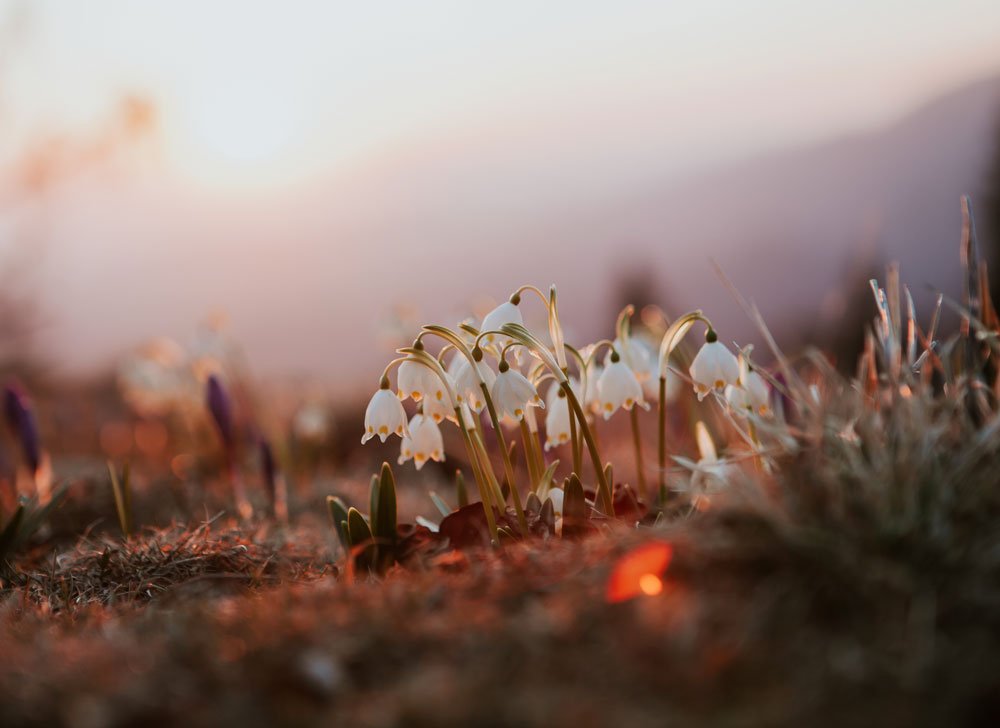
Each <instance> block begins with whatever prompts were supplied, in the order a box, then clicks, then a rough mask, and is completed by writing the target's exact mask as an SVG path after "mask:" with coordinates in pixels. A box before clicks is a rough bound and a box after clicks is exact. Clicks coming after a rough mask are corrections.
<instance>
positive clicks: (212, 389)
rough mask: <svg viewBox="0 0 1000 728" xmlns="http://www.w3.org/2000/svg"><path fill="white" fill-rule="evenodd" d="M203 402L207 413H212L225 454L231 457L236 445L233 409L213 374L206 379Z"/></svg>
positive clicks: (227, 396)
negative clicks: (206, 407) (206, 385)
mask: <svg viewBox="0 0 1000 728" xmlns="http://www.w3.org/2000/svg"><path fill="white" fill-rule="evenodd" d="M205 402H206V404H207V405H208V411H209V412H211V413H212V419H214V420H215V424H216V427H218V429H219V437H220V438H222V445H223V447H224V448H225V449H226V453H227V454H229V455H232V452H233V448H234V446H235V444H236V438H235V434H234V430H233V407H232V403H231V402H230V399H229V395H228V394H227V393H226V390H225V388H224V387H223V386H222V382H221V381H219V378H218V377H217V376H216V375H214V374H210V375H209V377H208V387H207V390H206V396H205Z"/></svg>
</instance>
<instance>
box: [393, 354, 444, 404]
mask: <svg viewBox="0 0 1000 728" xmlns="http://www.w3.org/2000/svg"><path fill="white" fill-rule="evenodd" d="M396 393H397V396H398V397H399V398H400V399H406V398H407V397H410V398H411V399H413V401H414V402H419V401H420V400H421V399H423V398H424V397H436V398H437V399H442V398H443V397H444V385H443V384H442V383H441V380H440V379H439V378H438V376H437V375H436V374H435V373H434V372H433V371H431V370H430V369H428V368H427V367H425V366H424V365H423V364H419V363H418V362H415V361H404V362H403V363H402V364H400V365H399V369H397V370H396Z"/></svg>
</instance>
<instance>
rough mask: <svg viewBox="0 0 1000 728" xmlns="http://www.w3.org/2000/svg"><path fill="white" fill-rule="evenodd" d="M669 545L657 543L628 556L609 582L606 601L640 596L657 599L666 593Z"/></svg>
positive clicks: (646, 545)
mask: <svg viewBox="0 0 1000 728" xmlns="http://www.w3.org/2000/svg"><path fill="white" fill-rule="evenodd" d="M672 555H673V549H672V548H671V546H670V544H668V543H663V542H662V541H654V542H652V543H647V544H644V545H642V546H640V547H638V548H636V549H633V550H632V551H630V552H629V553H627V554H625V555H624V556H623V557H621V558H620V559H619V560H618V563H616V564H615V568H614V569H613V570H612V571H611V577H610V578H609V579H608V590H607V600H608V601H609V602H623V601H626V600H628V599H633V598H635V597H637V596H642V595H645V596H656V595H657V594H660V593H661V592H662V591H663V579H662V576H663V573H664V572H665V571H666V570H667V566H668V565H669V564H670V559H671V556H672Z"/></svg>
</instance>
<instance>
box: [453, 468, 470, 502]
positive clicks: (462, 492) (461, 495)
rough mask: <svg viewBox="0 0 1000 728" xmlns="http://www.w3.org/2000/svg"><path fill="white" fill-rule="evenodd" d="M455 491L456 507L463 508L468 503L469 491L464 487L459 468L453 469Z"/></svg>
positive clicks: (463, 477)
mask: <svg viewBox="0 0 1000 728" xmlns="http://www.w3.org/2000/svg"><path fill="white" fill-rule="evenodd" d="M455 491H456V493H457V495H458V507H459V508H465V506H467V505H469V491H467V490H466V489H465V476H464V475H462V471H461V470H456V471H455Z"/></svg>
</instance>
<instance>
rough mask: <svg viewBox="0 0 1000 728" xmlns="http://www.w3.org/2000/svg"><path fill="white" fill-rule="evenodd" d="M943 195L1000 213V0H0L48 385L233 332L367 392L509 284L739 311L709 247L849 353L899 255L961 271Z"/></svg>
mask: <svg viewBox="0 0 1000 728" xmlns="http://www.w3.org/2000/svg"><path fill="white" fill-rule="evenodd" d="M962 193H970V194H971V195H972V197H973V201H974V204H975V205H976V209H977V211H978V213H979V223H980V230H981V232H982V234H983V239H984V242H985V241H988V240H990V239H992V240H994V241H997V240H998V239H1000V3H997V2H995V0H947V1H945V0H907V1H903V0H866V2H853V1H845V2H837V3H832V2H831V3H801V2H794V1H792V0H768V1H767V2H755V3H745V2H736V1H735V0H727V1H710V2H699V3H664V2H627V3H614V4H611V3H598V2H582V1H581V0H574V2H547V3H544V4H540V3H520V2H508V3H502V4H487V3H470V2H427V3H409V2H379V3H340V2H302V1H298V2H295V1H290V2H282V3H274V2H250V1H248V0H239V1H237V0H233V1H229V0H203V1H200V2H185V1H180V2H178V1H175V2H143V3H136V2H131V1H130V0H89V1H88V2H86V3H80V2H72V1H71V0H63V1H59V0H32V1H31V2H18V1H17V0H0V369H2V371H3V372H5V373H7V374H8V375H10V374H12V373H13V374H16V375H17V376H19V377H20V378H21V379H22V380H25V379H27V380H29V382H31V383H33V385H34V386H35V387H36V388H42V389H44V387H46V386H48V387H54V386H56V385H55V384H54V382H58V383H59V386H60V387H62V388H63V389H64V390H65V389H67V388H71V387H72V386H78V387H84V386H86V387H90V388H91V389H93V388H95V387H98V388H99V387H102V386H103V387H106V388H108V389H110V390H113V389H114V387H115V386H116V385H115V382H116V381H118V382H120V380H121V376H122V374H121V372H122V367H123V366H125V367H126V375H128V372H129V371H131V375H132V376H133V377H134V378H138V379H140V380H141V379H143V377H145V378H146V379H145V380H143V381H145V382H146V383H147V384H148V383H149V382H148V380H149V378H150V377H155V376H156V374H157V372H156V371H151V370H150V369H149V367H150V364H149V362H150V361H153V362H154V363H155V362H161V363H162V362H164V361H166V362H169V361H173V360H181V359H185V357H188V358H194V359H197V357H198V356H200V354H201V353H204V351H208V350H213V347H215V349H214V350H218V349H219V348H220V347H222V348H225V347H227V346H231V345H233V344H232V342H238V353H237V354H235V355H234V356H235V357H236V358H237V359H238V360H239V361H240V362H241V366H243V367H244V371H247V372H252V375H249V376H252V377H253V379H254V381H255V383H257V384H258V385H261V384H263V383H266V384H267V385H268V386H270V387H272V388H273V389H275V390H276V391H289V392H294V394H289V395H288V396H289V399H290V401H292V402H293V404H292V405H290V407H291V408H292V409H294V408H295V407H299V408H301V407H302V406H303V402H307V401H309V398H310V397H312V398H319V397H322V398H324V401H339V400H341V399H343V400H350V401H352V402H357V401H363V399H364V398H365V397H366V396H367V393H368V391H369V390H370V389H371V388H373V387H374V386H375V383H376V381H377V377H378V372H379V371H380V367H381V364H382V363H383V362H384V361H385V360H386V359H387V357H388V354H389V351H390V350H391V347H392V346H394V345H396V344H398V343H400V342H401V341H403V340H406V339H407V338H409V337H411V336H412V334H413V332H414V331H415V330H416V328H417V326H418V324H419V323H420V322H423V321H430V320H435V321H441V322H445V323H452V322H455V321H457V320H459V319H460V318H462V317H464V316H466V315H468V314H469V313H474V312H482V311H483V310H484V309H486V308H488V307H489V306H490V305H491V304H492V303H493V302H494V301H497V300H502V299H504V298H505V297H506V296H507V295H508V294H509V292H510V291H511V290H512V289H513V288H515V287H516V286H517V285H519V284H522V283H534V284H536V285H539V286H542V287H545V286H548V285H549V284H551V283H555V284H557V286H558V288H559V290H560V293H561V311H562V313H563V315H564V316H565V318H566V320H567V325H568V329H569V334H570V337H571V338H572V339H573V340H576V341H582V340H586V339H589V338H591V337H596V336H598V335H606V334H607V333H608V332H609V331H610V327H611V325H612V323H613V321H614V315H615V313H616V311H617V310H618V308H619V307H620V306H621V305H622V303H624V302H625V301H633V302H635V303H637V304H640V305H641V304H643V303H648V302H656V303H659V304H661V305H663V306H664V308H665V309H666V310H667V311H668V313H673V314H676V313H678V312H680V311H682V310H685V309H688V308H691V307H700V308H703V309H704V310H705V311H706V313H708V314H709V315H710V316H711V317H712V318H713V320H715V321H716V323H717V325H718V326H719V328H720V330H721V331H722V332H723V336H724V337H725V338H726V339H727V340H732V339H739V340H740V341H745V340H753V339H754V335H755V334H754V331H753V328H752V326H751V324H750V322H749V321H747V319H746V317H745V316H744V314H743V312H742V311H741V310H740V308H739V307H738V306H737V305H736V304H735V303H734V302H733V300H732V298H731V296H730V295H729V293H728V292H727V290H726V288H725V287H724V286H723V285H722V284H721V283H720V281H719V279H718V277H717V276H716V274H715V272H714V270H713V267H712V264H711V261H712V260H714V261H716V262H717V263H718V264H719V266H720V267H721V268H722V269H723V270H724V271H725V272H726V273H727V274H728V276H729V277H730V278H731V279H732V280H733V282H734V283H735V284H736V286H737V287H738V288H739V289H740V290H741V291H742V293H743V294H744V295H745V296H747V297H748V298H750V299H753V300H756V301H757V302H758V303H759V304H760V307H761V310H762V312H763V314H764V316H765V318H766V319H767V320H768V321H769V323H770V324H771V325H772V327H773V328H774V329H775V330H776V332H777V333H778V334H779V336H780V337H782V341H783V342H785V343H786V345H787V346H789V347H790V348H795V346H798V345H801V344H803V343H806V342H813V343H819V344H821V345H823V346H826V347H828V348H831V349H834V350H836V349H837V348H838V347H843V350H844V351H845V353H844V355H843V360H844V361H848V362H851V353H850V347H851V346H853V345H854V344H852V343H850V342H848V343H844V342H843V336H844V334H843V332H844V331H845V330H848V329H846V328H845V327H847V323H846V322H847V321H849V320H851V321H858V320H860V318H863V317H866V316H868V315H870V308H869V306H868V293H867V291H866V284H865V281H866V280H867V279H868V278H869V277H871V276H872V275H878V274H880V271H881V270H882V268H883V266H884V264H885V263H886V262H887V261H889V260H898V261H900V262H901V264H902V274H903V279H904V280H905V281H908V282H909V283H910V284H911V287H912V288H913V290H914V295H915V297H916V298H917V301H918V306H923V307H926V306H927V305H928V304H929V302H930V301H931V299H932V293H931V290H932V289H940V290H944V291H946V292H954V291H957V289H958V274H959V263H958V256H957V254H956V252H957V249H958V238H959V228H960V211H959V196H960V195H961V194H962ZM995 257H996V256H994V258H995ZM998 267H1000V266H998ZM528 305H529V306H530V303H529V304H528ZM529 318H530V315H529ZM857 330H858V329H857V324H856V323H851V324H850V328H849V331H850V332H852V333H851V334H850V335H849V338H850V337H851V336H853V337H855V338H856V333H855V332H856V331H857ZM154 337H167V338H160V339H157V340H156V341H154V342H153V343H149V342H150V340H151V339H153V338H154ZM852 341H853V339H852ZM233 346H235V345H233ZM150 347H152V348H150ZM137 352H138V354H137ZM136 356H140V358H141V359H142V361H140V362H139V363H138V364H136V363H135V361H134V359H135V357H136ZM130 358H131V359H130ZM130 361H132V363H133V365H134V366H133V369H132V370H128V369H127V367H128V366H129V362H130ZM123 362H125V364H123ZM135 366H139V367H140V369H141V367H142V366H145V367H146V369H141V371H139V372H138V373H136V371H135V369H134V367H135ZM153 369H154V370H155V367H153ZM116 377H117V379H116ZM303 393H305V394H303ZM153 409H154V410H155V407H154V408H153ZM317 417H318V416H317ZM65 419H66V425H65V426H66V427H70V426H71V424H72V423H73V422H76V421H78V419H74V418H73V417H69V416H67V417H66V418H65ZM308 422H309V421H308V418H306V424H308ZM318 422H319V423H320V424H322V418H321V417H320V418H319V419H318V420H317V419H316V418H315V417H314V419H313V421H312V424H313V425H317V423H318ZM50 424H51V423H50ZM351 426H352V427H353V426H354V423H353V422H352V423H351ZM360 427H361V426H360V422H358V423H357V427H356V428H354V429H357V430H358V433H357V434H359V435H360ZM352 432H353V430H352ZM109 437H110V436H109Z"/></svg>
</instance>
